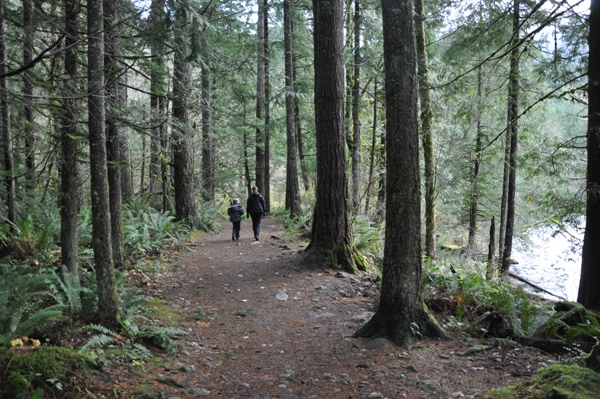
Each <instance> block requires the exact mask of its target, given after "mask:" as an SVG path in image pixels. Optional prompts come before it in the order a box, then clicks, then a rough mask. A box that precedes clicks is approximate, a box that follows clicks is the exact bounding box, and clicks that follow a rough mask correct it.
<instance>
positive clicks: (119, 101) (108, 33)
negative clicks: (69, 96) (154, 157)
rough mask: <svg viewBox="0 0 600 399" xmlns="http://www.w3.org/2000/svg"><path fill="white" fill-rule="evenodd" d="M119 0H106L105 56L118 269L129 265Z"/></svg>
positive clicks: (111, 197)
mask: <svg viewBox="0 0 600 399" xmlns="http://www.w3.org/2000/svg"><path fill="white" fill-rule="evenodd" d="M116 2H117V0H104V26H105V29H106V30H105V56H104V71H105V76H106V84H105V93H106V100H105V101H106V108H107V115H106V158H107V165H108V187H109V203H110V219H111V222H110V227H111V242H112V255H113V264H114V267H115V268H117V269H123V268H124V267H125V250H124V238H123V211H122V204H123V196H122V192H121V132H120V126H119V122H118V115H117V113H118V112H119V110H122V109H123V108H124V107H125V101H124V99H123V97H122V95H123V94H124V92H123V90H121V88H120V82H121V80H122V77H121V75H122V73H123V72H122V71H121V68H120V67H119V65H118V60H117V56H118V53H119V48H118V44H117V39H118V37H119V36H120V32H119V28H118V27H116V26H114V23H115V21H116V20H117V3H116Z"/></svg>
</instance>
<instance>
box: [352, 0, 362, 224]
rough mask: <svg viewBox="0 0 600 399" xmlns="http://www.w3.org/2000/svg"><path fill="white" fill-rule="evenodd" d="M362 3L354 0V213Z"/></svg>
mask: <svg viewBox="0 0 600 399" xmlns="http://www.w3.org/2000/svg"><path fill="white" fill-rule="evenodd" d="M361 24H362V22H361V14H360V1H359V0H354V69H353V73H352V143H353V145H352V212H353V213H358V212H359V206H360V63H361V62H362V61H361V57H360V29H361Z"/></svg>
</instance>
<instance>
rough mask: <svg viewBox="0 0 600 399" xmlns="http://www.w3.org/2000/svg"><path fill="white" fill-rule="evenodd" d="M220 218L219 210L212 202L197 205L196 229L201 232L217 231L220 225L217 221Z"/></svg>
mask: <svg viewBox="0 0 600 399" xmlns="http://www.w3.org/2000/svg"><path fill="white" fill-rule="evenodd" d="M220 218H221V215H220V214H219V208H218V207H217V206H216V205H215V204H214V203H213V202H200V203H198V223H199V226H198V228H199V229H200V230H202V231H206V232H211V231H219V230H220V229H221V225H220V224H219V222H218V220H219V219H220Z"/></svg>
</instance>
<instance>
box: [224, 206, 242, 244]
mask: <svg viewBox="0 0 600 399" xmlns="http://www.w3.org/2000/svg"><path fill="white" fill-rule="evenodd" d="M227 214H228V215H229V221H230V222H231V223H233V231H232V233H231V240H232V241H235V240H239V239H240V231H241V229H242V215H243V214H244V208H242V205H240V200H239V199H237V198H234V199H233V204H232V205H231V206H230V207H229V208H227Z"/></svg>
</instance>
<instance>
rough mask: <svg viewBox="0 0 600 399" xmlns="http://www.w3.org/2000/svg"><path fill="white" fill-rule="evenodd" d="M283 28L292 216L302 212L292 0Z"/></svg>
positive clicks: (287, 181) (285, 1) (285, 5)
mask: <svg viewBox="0 0 600 399" xmlns="http://www.w3.org/2000/svg"><path fill="white" fill-rule="evenodd" d="M283 29H284V43H285V44H284V47H285V122H286V134H287V167H286V174H285V176H286V179H285V209H286V210H288V211H289V212H290V216H291V217H296V216H299V215H300V214H301V213H302V209H301V208H300V190H299V188H298V160H297V155H298V148H297V147H296V145H297V136H296V121H295V118H294V97H296V96H295V92H294V65H293V58H294V54H293V51H292V49H293V45H292V12H291V5H290V0H283Z"/></svg>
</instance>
